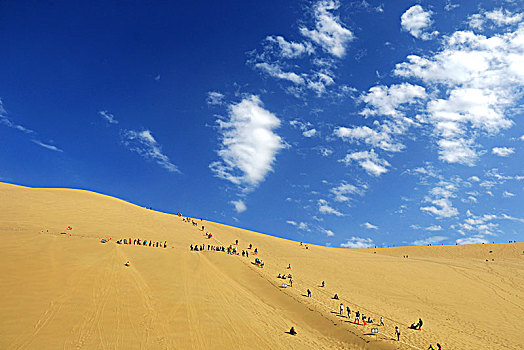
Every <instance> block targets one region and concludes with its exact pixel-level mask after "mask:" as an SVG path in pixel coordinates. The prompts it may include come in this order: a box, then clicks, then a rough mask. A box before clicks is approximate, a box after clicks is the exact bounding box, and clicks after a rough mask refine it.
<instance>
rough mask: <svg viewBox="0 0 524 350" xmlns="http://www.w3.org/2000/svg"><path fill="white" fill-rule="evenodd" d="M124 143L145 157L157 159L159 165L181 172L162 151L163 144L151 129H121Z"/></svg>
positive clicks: (174, 171) (173, 171) (171, 170)
mask: <svg viewBox="0 0 524 350" xmlns="http://www.w3.org/2000/svg"><path fill="white" fill-rule="evenodd" d="M121 135H122V142H123V144H124V145H125V146H126V147H127V148H128V149H129V150H130V151H133V152H136V153H138V154H139V155H141V156H142V157H143V158H145V159H148V160H153V161H155V162H156V163H157V164H158V165H160V166H161V167H163V168H165V169H166V170H168V171H169V172H172V173H180V170H178V167H177V166H176V165H174V164H173V163H171V161H170V160H169V157H168V156H167V155H165V154H164V153H162V146H160V145H159V144H158V142H157V141H156V140H155V138H154V137H153V134H152V133H151V131H150V130H143V131H136V130H121Z"/></svg>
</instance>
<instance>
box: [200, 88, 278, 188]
mask: <svg viewBox="0 0 524 350" xmlns="http://www.w3.org/2000/svg"><path fill="white" fill-rule="evenodd" d="M217 123H218V126H219V129H220V132H221V134H222V139H221V148H220V150H218V152H217V153H218V155H219V156H220V158H221V160H220V161H216V162H213V163H211V164H210V165H209V167H210V169H211V170H212V171H213V172H214V173H215V175H216V176H217V177H219V178H222V179H225V180H228V181H230V182H232V183H234V184H236V185H239V186H244V188H245V189H246V190H249V189H253V188H255V187H256V186H258V184H259V183H260V182H262V181H263V180H264V179H265V177H266V175H267V174H268V173H269V172H270V171H272V170H273V163H274V162H275V156H276V154H277V153H278V152H279V151H280V150H281V149H282V148H283V147H284V143H283V141H282V138H281V137H280V136H278V135H277V134H275V133H274V132H273V129H276V128H278V127H279V126H280V120H279V119H278V118H277V117H276V116H275V115H274V114H273V113H271V112H269V111H267V110H265V109H264V108H263V104H262V101H260V99H259V98H258V96H254V95H251V96H249V97H246V98H244V99H243V100H242V101H241V102H240V103H237V104H233V105H230V106H229V120H228V121H222V120H217Z"/></svg>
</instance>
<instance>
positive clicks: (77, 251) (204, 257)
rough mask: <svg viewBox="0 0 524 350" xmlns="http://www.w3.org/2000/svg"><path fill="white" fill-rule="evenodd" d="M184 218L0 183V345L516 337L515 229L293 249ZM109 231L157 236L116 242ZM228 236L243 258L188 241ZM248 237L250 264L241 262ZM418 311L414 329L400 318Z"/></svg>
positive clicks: (521, 305)
mask: <svg viewBox="0 0 524 350" xmlns="http://www.w3.org/2000/svg"><path fill="white" fill-rule="evenodd" d="M173 210H174V211H177V210H180V211H181V212H182V213H183V203H181V204H180V207H179V208H174V209H173ZM261 215H262V214H261ZM194 220H195V222H197V224H198V226H193V225H192V224H191V223H189V222H185V221H183V217H179V216H176V215H173V214H166V213H160V212H156V211H153V210H148V209H145V208H142V207H140V206H137V205H133V204H131V203H127V202H125V201H123V200H119V199H115V198H112V197H108V196H105V195H101V194H97V193H92V192H88V191H82V190H72V189H37V188H27V187H21V186H16V185H10V184H3V183H0V249H1V252H2V254H1V255H0V267H1V271H2V273H1V274H0V349H81V348H83V349H187V348H196V349H223V348H233V349H247V348H249V349H281V348H287V349H339V348H340V349H427V348H428V346H429V344H433V345H435V344H436V343H437V342H439V343H440V344H441V345H442V347H443V349H522V348H524V336H523V334H524V333H523V332H522V323H523V321H524V317H523V315H524V254H523V253H524V244H522V243H510V244H484V245H465V246H430V247H395V248H381V249H340V248H328V247H321V246H316V245H311V244H310V245H308V247H309V249H305V245H300V244H299V243H298V242H293V241H290V240H285V239H280V238H275V237H271V236H268V235H264V234H260V233H255V232H250V231H247V230H243V229H238V228H234V227H229V226H225V225H221V224H218V223H213V222H209V221H206V220H202V221H201V220H200V219H194ZM202 225H204V226H205V231H204V232H203V231H202V230H201V226H202ZM68 226H69V227H71V228H72V229H71V230H68V229H67V228H68ZM205 232H211V233H212V234H213V238H211V239H206V238H205V236H204V233H205ZM61 233H64V234H61ZM123 238H126V239H128V238H132V239H136V238H140V239H141V240H148V241H149V240H153V241H154V242H156V241H159V242H162V243H163V242H164V241H167V248H157V247H149V246H137V245H127V244H126V245H124V244H117V243H116V241H117V240H120V239H123ZM101 239H107V240H108V242H107V243H101ZM237 239H238V240H239V244H238V248H239V250H240V251H242V250H247V247H248V245H249V244H250V243H251V244H253V249H251V250H249V252H250V256H249V258H245V257H242V255H228V254H227V253H223V252H216V251H208V250H207V249H206V250H205V251H198V252H196V251H190V249H189V246H190V244H197V245H200V244H205V245H206V248H207V245H208V244H210V245H220V246H222V245H223V246H225V247H228V246H229V245H230V244H234V243H235V240H237ZM255 247H256V248H258V251H259V254H258V255H257V256H256V257H258V258H260V259H262V260H263V261H264V263H265V266H264V268H259V267H257V266H255V265H254V264H252V262H253V260H254V258H255V256H254V255H253V250H254V248H255ZM490 251H491V253H490ZM404 255H408V256H409V257H408V258H404V257H403V256H404ZM127 261H129V263H130V266H129V267H126V266H125V265H124V264H125V263H126V262H127ZM288 264H291V267H292V268H291V269H290V270H289V269H287V266H288ZM279 273H285V274H288V273H291V274H292V275H293V287H288V288H281V285H282V283H289V282H288V281H284V280H282V279H278V278H277V275H278V274H279ZM322 281H325V283H326V285H325V287H324V288H322V287H320V284H321V282H322ZM308 288H309V289H310V290H311V291H312V297H311V298H307V297H305V296H304V295H305V293H306V290H307V289H308ZM335 293H337V294H338V295H339V297H340V300H333V299H331V298H332V296H333V295H334V294H335ZM340 303H343V304H344V307H345V306H350V308H351V312H352V316H353V317H354V313H355V311H357V310H359V311H360V312H361V313H365V314H366V315H367V316H368V315H369V316H371V317H372V318H375V319H376V320H377V321H378V320H379V319H380V317H381V316H382V317H384V323H385V326H380V327H377V325H376V324H374V325H370V324H368V325H366V326H363V325H362V324H360V325H356V324H354V323H353V322H352V321H353V319H352V320H351V321H350V320H349V319H348V318H347V317H346V316H340V315H337V312H338V306H339V304H340ZM419 317H420V318H422V319H423V321H424V325H423V328H422V330H421V331H416V330H410V329H408V327H409V325H410V324H411V323H413V322H416V321H417V320H418V318H419ZM292 326H294V327H295V329H296V330H297V332H298V334H297V335H296V336H292V335H290V334H288V333H286V332H287V331H288V330H289V329H290V328H291V327H292ZM395 326H398V327H399V328H400V331H401V337H400V340H401V341H400V342H397V341H394V340H393V336H394V329H395ZM375 327H376V328H378V329H379V333H378V335H371V334H370V333H371V328H375Z"/></svg>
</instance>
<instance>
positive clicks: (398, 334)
mask: <svg viewBox="0 0 524 350" xmlns="http://www.w3.org/2000/svg"><path fill="white" fill-rule="evenodd" d="M395 334H396V335H397V341H400V329H398V326H395Z"/></svg>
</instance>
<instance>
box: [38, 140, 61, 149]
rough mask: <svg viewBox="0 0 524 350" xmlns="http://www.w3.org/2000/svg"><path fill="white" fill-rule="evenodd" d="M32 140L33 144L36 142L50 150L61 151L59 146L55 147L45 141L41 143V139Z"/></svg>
mask: <svg viewBox="0 0 524 350" xmlns="http://www.w3.org/2000/svg"><path fill="white" fill-rule="evenodd" d="M31 141H33V142H34V143H35V144H37V145H38V146H41V147H44V148H47V149H49V150H51V151H55V152H63V151H62V150H61V149H60V148H58V147H56V146H53V145H49V144H46V143H43V142H42V141H38V140H31Z"/></svg>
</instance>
